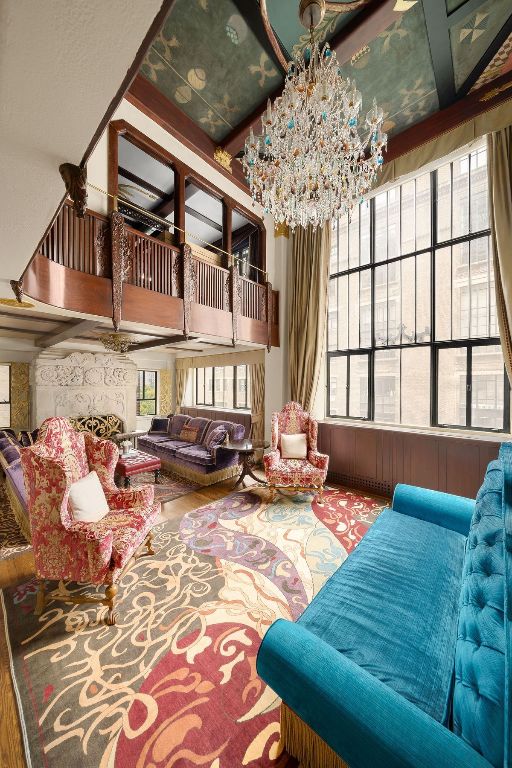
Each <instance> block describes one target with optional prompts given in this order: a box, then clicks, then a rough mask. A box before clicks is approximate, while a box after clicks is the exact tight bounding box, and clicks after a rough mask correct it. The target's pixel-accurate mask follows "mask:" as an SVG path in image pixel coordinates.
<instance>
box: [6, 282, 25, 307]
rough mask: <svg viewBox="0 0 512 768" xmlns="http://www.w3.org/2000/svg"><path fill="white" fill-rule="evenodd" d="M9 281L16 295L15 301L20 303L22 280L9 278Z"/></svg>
mask: <svg viewBox="0 0 512 768" xmlns="http://www.w3.org/2000/svg"><path fill="white" fill-rule="evenodd" d="M9 283H10V286H11V288H12V291H13V293H14V295H15V296H16V301H17V302H18V304H21V303H22V302H23V280H10V281H9Z"/></svg>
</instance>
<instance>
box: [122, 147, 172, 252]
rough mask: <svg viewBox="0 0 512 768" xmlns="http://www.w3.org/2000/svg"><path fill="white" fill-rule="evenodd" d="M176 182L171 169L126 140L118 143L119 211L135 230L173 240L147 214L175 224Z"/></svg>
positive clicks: (169, 234)
mask: <svg viewBox="0 0 512 768" xmlns="http://www.w3.org/2000/svg"><path fill="white" fill-rule="evenodd" d="M174 191H175V178H174V170H173V168H172V166H171V165H168V164H166V163H164V162H163V161H162V160H161V159H157V158H156V157H154V156H152V155H151V154H149V153H148V152H147V151H146V150H144V149H142V148H140V147H138V146H136V145H135V144H134V143H133V142H132V141H130V140H129V139H128V138H126V137H125V136H119V140H118V193H119V198H120V200H119V210H120V211H121V213H122V214H123V215H124V216H125V217H126V219H127V221H128V223H129V224H130V225H131V226H132V227H133V228H134V229H138V230H139V231H141V232H144V233H145V234H148V235H153V236H158V237H160V238H161V239H165V240H170V238H171V236H172V231H173V230H172V228H171V229H170V231H169V232H166V231H164V227H163V226H161V225H159V224H158V222H157V221H155V220H154V219H152V218H151V217H150V216H147V215H145V213H144V212H145V211H148V212H150V213H153V214H155V215H156V216H159V217H160V218H163V219H167V221H169V223H170V225H171V224H172V223H173V221H174V205H175V198H174Z"/></svg>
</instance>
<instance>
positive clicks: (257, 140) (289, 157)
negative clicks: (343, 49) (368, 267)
mask: <svg viewBox="0 0 512 768" xmlns="http://www.w3.org/2000/svg"><path fill="white" fill-rule="evenodd" d="M323 7H324V4H323V3H322V2H321V1H320V0H302V2H301V5H300V18H301V22H302V23H303V24H304V25H305V26H307V25H309V29H310V33H311V41H310V45H309V47H308V48H306V49H305V50H304V52H298V53H297V54H296V56H295V58H294V60H293V61H292V62H291V63H290V65H289V67H288V72H287V75H286V79H285V84H284V89H283V93H282V95H281V96H279V97H277V98H276V99H275V101H274V103H273V104H272V105H271V103H270V100H269V102H268V105H267V109H266V111H265V113H264V114H263V117H262V119H261V124H262V135H261V136H255V135H254V133H253V131H252V129H251V132H250V134H249V136H248V138H247V139H246V142H245V149H244V153H243V156H242V165H243V168H244V172H245V174H246V176H247V180H248V182H249V186H250V189H251V194H252V197H253V199H254V200H255V201H257V202H258V203H260V204H261V205H262V206H263V208H264V209H265V212H266V213H271V214H272V215H273V217H274V220H275V222H276V223H277V224H281V223H286V224H288V225H289V226H290V227H291V228H292V229H294V228H295V227H297V226H302V227H305V226H307V225H308V224H311V225H312V226H314V227H316V226H319V225H321V224H323V223H324V222H326V221H329V220H332V219H338V218H340V217H341V216H343V215H344V214H345V213H349V214H350V212H351V211H352V210H353V208H354V207H355V206H356V205H359V204H360V203H362V202H363V200H364V198H365V195H367V194H368V192H369V191H370V189H371V187H372V184H373V182H374V180H375V177H376V175H377V172H378V171H379V170H380V167H381V166H382V164H383V162H384V158H383V156H382V152H383V150H384V149H385V148H386V145H387V136H386V134H385V133H383V131H382V121H383V117H384V115H383V111H382V109H381V108H380V107H378V106H377V104H376V102H375V100H374V102H373V107H372V109H371V110H370V111H369V112H368V114H367V115H366V118H365V119H364V120H360V117H359V113H360V111H361V94H360V93H359V91H358V90H357V88H356V84H355V81H354V80H349V79H347V78H344V77H343V75H342V72H341V69H340V66H339V64H338V62H337V59H336V53H335V51H332V50H331V48H330V47H329V44H328V43H325V44H324V45H323V46H322V48H320V45H319V44H318V43H317V42H316V41H315V40H314V35H313V32H314V28H315V27H316V26H317V25H318V24H319V23H320V21H321V19H322V9H323Z"/></svg>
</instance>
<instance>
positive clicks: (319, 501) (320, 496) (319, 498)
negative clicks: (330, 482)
mask: <svg viewBox="0 0 512 768" xmlns="http://www.w3.org/2000/svg"><path fill="white" fill-rule="evenodd" d="M316 501H317V504H318V506H319V507H323V505H324V486H323V484H322V485H321V486H320V492H319V494H318V496H317V498H316Z"/></svg>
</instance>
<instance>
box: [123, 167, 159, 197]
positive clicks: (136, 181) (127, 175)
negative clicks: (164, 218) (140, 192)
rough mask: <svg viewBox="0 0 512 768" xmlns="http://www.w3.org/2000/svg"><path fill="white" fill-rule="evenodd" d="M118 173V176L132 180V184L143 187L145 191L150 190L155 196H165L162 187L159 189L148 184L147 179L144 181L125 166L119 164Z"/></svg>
mask: <svg viewBox="0 0 512 768" xmlns="http://www.w3.org/2000/svg"><path fill="white" fill-rule="evenodd" d="M118 174H119V176H122V177H123V179H128V181H132V182H133V183H134V184H138V185H139V187H143V189H145V190H146V192H151V193H152V194H153V195H155V197H159V198H163V197H167V195H168V193H167V192H164V191H163V189H159V188H158V187H155V186H154V185H153V184H150V182H149V181H146V180H145V179H141V178H140V176H137V175H136V174H135V173H132V172H131V171H129V170H128V169H127V168H121V166H119V168H118Z"/></svg>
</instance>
